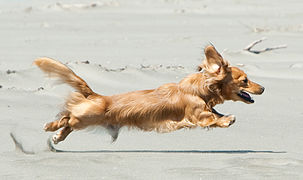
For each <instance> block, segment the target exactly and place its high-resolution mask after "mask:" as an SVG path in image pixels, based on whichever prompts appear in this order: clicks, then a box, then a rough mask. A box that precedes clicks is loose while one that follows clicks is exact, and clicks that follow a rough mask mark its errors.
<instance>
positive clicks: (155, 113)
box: [34, 46, 264, 144]
mask: <svg viewBox="0 0 303 180" xmlns="http://www.w3.org/2000/svg"><path fill="white" fill-rule="evenodd" d="M204 52H205V56H206V59H205V60H204V61H203V63H202V64H201V65H200V68H201V69H203V70H202V71H201V72H199V73H195V74H191V75H189V76H187V77H185V78H184V79H182V80H181V81H180V82H179V83H169V84H164V85H162V86H160V87H158V88H156V89H151V90H141V91H133V92H128V93H124V94H117V95H112V96H103V95H99V94H97V93H95V92H93V91H92V89H91V88H90V87H89V86H88V85H87V84H86V82H85V81H84V80H83V79H81V78H80V77H79V76H77V75H76V74H75V73H74V72H73V71H72V70H71V69H69V68H68V67H67V66H65V65H63V64H62V63H60V62H58V61H55V60H52V59H50V58H40V59H37V60H35V62H34V63H35V64H36V65H37V66H38V67H39V68H40V69H41V70H43V71H44V72H46V73H47V74H48V75H50V76H51V77H57V78H59V79H60V80H61V81H63V82H64V83H67V84H69V85H70V86H72V87H73V88H74V89H75V90H76V92H73V93H71V95H70V96H69V97H68V99H67V101H66V103H65V107H64V110H63V111H62V112H61V113H60V118H59V119H57V120H55V121H53V122H50V123H47V124H45V126H44V130H45V131H57V130H59V129H61V130H60V131H59V132H58V133H57V134H56V135H54V136H53V142H54V143H55V144H57V143H58V142H60V141H63V140H64V139H65V138H66V137H67V136H68V134H70V133H71V132H72V131H73V130H80V129H84V128H86V127H88V126H103V127H105V128H106V129H108V130H109V132H110V134H111V136H112V137H113V141H115V140H116V139H117V137H118V133H119V129H120V128H121V127H123V126H127V127H135V128H139V129H141V130H144V131H152V130H155V131H157V132H171V131H175V130H178V129H181V128H195V127H198V126H200V127H222V128H226V127H229V126H230V125H232V124H233V123H234V122H235V116H234V115H228V116H226V115H222V114H220V113H218V112H217V111H216V110H215V109H213V107H214V106H215V105H216V104H221V103H223V102H224V101H225V100H233V101H243V102H245V103H247V104H250V103H254V100H253V99H252V98H251V96H250V95H249V94H248V93H252V94H262V93H263V91H264V88H263V87H262V86H260V85H259V84H256V83H254V82H252V81H250V80H249V79H248V78H247V75H246V74H245V73H244V72H243V71H242V70H240V69H239V68H237V67H232V66H230V65H229V63H228V62H227V61H226V60H224V59H223V58H222V56H221V55H220V54H219V53H218V52H217V51H216V49H215V48H214V47H213V46H207V47H206V48H205V49H204Z"/></svg>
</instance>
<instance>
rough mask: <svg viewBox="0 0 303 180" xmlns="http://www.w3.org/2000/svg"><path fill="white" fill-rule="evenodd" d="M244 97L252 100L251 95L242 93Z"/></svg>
mask: <svg viewBox="0 0 303 180" xmlns="http://www.w3.org/2000/svg"><path fill="white" fill-rule="evenodd" d="M242 96H244V97H246V98H250V95H249V94H247V93H246V92H242Z"/></svg>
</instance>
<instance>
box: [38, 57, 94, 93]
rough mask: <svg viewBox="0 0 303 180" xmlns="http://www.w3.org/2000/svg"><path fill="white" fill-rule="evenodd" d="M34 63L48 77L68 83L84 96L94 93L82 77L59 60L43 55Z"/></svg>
mask: <svg viewBox="0 0 303 180" xmlns="http://www.w3.org/2000/svg"><path fill="white" fill-rule="evenodd" d="M34 64H35V65H37V66H38V67H39V68H40V69H41V70H42V71H44V72H45V73H47V74H48V75H49V76H50V77H56V78H59V80H61V81H63V82H65V83H67V84H69V85H70V86H72V87H73V88H75V89H76V90H77V91H78V92H79V93H81V94H83V95H84V96H85V97H87V96H89V95H92V94H95V93H94V92H93V90H92V89H91V88H90V87H88V85H87V84H86V82H85V81H84V80H83V79H82V78H80V77H79V76H77V75H76V74H75V73H74V72H73V71H72V70H71V69H69V68H68V67H67V66H65V65H64V64H62V63H60V62H59V61H56V60H53V59H50V58H46V57H44V58H39V59H36V60H35V61H34Z"/></svg>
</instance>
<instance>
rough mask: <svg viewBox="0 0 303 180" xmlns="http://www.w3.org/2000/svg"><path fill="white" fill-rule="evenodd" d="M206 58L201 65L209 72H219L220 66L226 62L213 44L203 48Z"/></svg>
mask: <svg viewBox="0 0 303 180" xmlns="http://www.w3.org/2000/svg"><path fill="white" fill-rule="evenodd" d="M204 53H205V56H206V59H205V60H204V62H203V67H204V68H205V69H206V70H207V71H209V72H211V73H217V74H219V73H220V71H221V67H223V66H224V65H226V62H225V61H224V60H223V58H222V56H221V55H220V54H219V53H218V51H217V50H216V49H215V47H214V46H212V45H210V46H207V47H206V48H205V49H204Z"/></svg>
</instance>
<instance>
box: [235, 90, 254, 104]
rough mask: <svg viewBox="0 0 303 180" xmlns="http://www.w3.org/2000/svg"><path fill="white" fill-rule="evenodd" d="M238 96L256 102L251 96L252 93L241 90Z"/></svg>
mask: <svg viewBox="0 0 303 180" xmlns="http://www.w3.org/2000/svg"><path fill="white" fill-rule="evenodd" d="M238 96H239V97H240V98H242V99H244V100H245V101H248V102H250V103H254V102H255V101H254V100H253V99H252V97H250V95H249V94H248V93H246V92H244V91H240V92H239V93H238Z"/></svg>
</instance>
